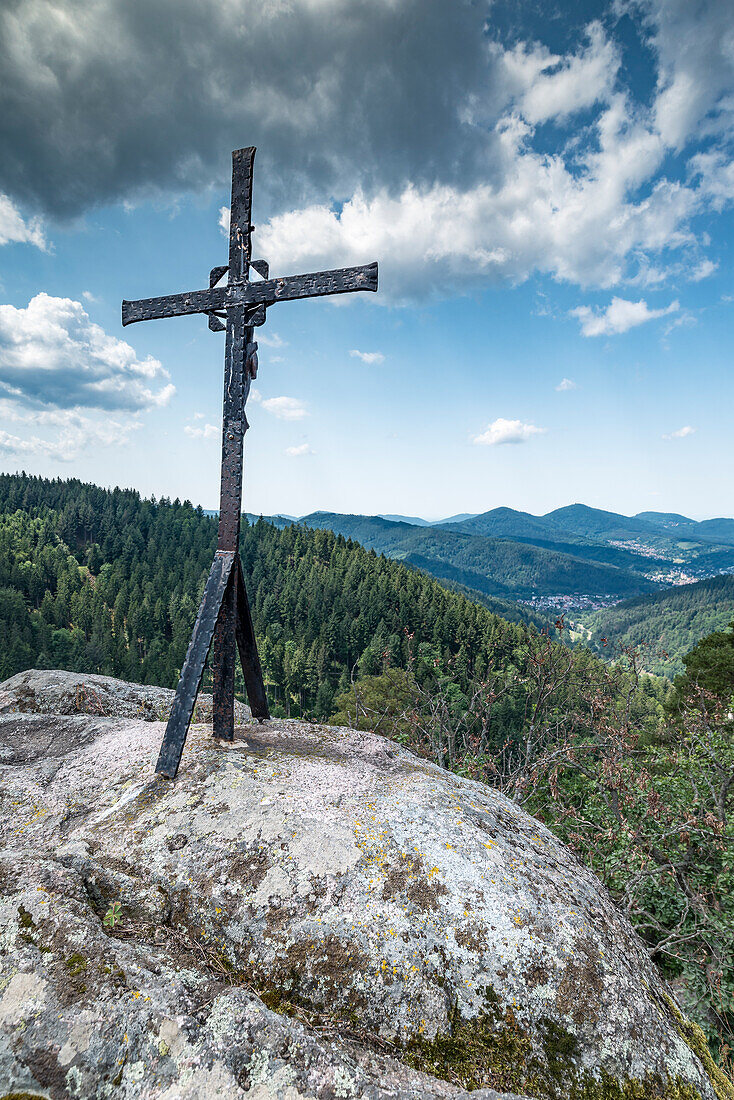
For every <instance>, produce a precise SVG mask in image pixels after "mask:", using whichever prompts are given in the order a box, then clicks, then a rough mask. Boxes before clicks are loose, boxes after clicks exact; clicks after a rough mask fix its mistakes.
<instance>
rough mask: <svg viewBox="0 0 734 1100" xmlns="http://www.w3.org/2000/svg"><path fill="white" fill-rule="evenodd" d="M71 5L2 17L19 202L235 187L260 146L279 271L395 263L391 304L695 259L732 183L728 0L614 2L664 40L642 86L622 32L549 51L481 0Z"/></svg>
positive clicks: (4, 176) (71, 202) (54, 203)
mask: <svg viewBox="0 0 734 1100" xmlns="http://www.w3.org/2000/svg"><path fill="white" fill-rule="evenodd" d="M77 8H78V2H77V0H15V2H14V3H13V4H6V5H4V7H2V10H0V41H2V42H3V51H4V52H3V81H2V84H0V141H1V142H2V145H3V148H4V150H5V155H4V157H3V159H2V161H1V162H0V188H2V189H4V191H5V192H6V193H7V194H8V195H9V196H10V197H11V199H12V201H13V202H16V203H18V204H19V206H20V208H22V209H26V208H29V209H38V210H46V211H50V212H52V213H54V214H59V215H63V214H77V213H79V212H81V211H83V210H85V209H87V208H88V207H90V206H92V205H94V204H95V203H104V202H109V201H113V200H116V199H122V200H125V201H132V202H134V201H136V199H139V198H141V197H150V196H160V194H161V192H165V193H166V194H167V195H171V194H173V197H174V198H175V196H176V195H178V194H180V193H181V192H183V191H187V190H199V191H200V190H203V189H206V188H208V187H211V186H212V185H216V186H217V187H219V188H222V189H224V187H225V185H226V182H225V181H226V178H227V176H228V159H227V155H226V151H228V150H230V149H232V148H234V147H236V146H239V145H241V144H243V143H244V142H245V141H248V142H252V143H253V144H256V145H259V146H260V151H259V153H258V162H257V180H258V187H257V188H256V192H255V218H256V221H257V222H258V232H257V235H256V238H255V240H256V247H257V251H258V253H259V254H260V255H262V256H265V257H266V258H267V259H269V260H270V262H271V266H272V270H273V271H274V272H278V273H283V274H286V273H288V271H295V270H299V269H300V270H307V269H309V268H314V267H333V266H341V265H342V264H348V263H360V262H364V261H369V260H372V259H374V258H378V259H379V260H380V262H381V271H382V278H381V289H382V293H381V294H380V295H379V296H378V297H377V299H376V300H377V301H378V302H380V301H382V302H389V301H391V300H396V299H398V300H400V299H406V298H410V297H420V296H425V295H428V294H431V295H434V296H448V295H451V294H454V293H457V292H460V293H463V292H470V291H472V290H473V289H474V288H475V287H476V286H483V285H486V284H487V283H492V282H507V281H510V282H519V281H522V280H524V279H527V278H529V277H530V276H531V275H532V274H533V273H535V272H539V273H541V274H547V275H551V276H552V277H554V278H556V279H559V280H564V281H570V282H574V283H577V284H579V285H583V286H597V287H613V286H616V285H618V284H620V283H622V282H625V281H628V280H632V279H635V278H636V277H638V278H639V279H640V281H641V282H642V281H643V277H644V276H645V274H647V276H649V277H650V278H651V279H652V278H653V277H654V280H656V281H662V280H664V279H665V278H666V277H668V275H669V274H670V272H671V270H675V266H676V263H678V264H680V263H682V262H683V261H685V263H686V264H687V266H688V267H692V266H693V265H692V264H691V262H690V258H691V256H693V257H695V258H696V259H697V261H698V260H700V252H701V249H700V241H697V237H696V233H697V232H698V230H697V229H696V228H695V226H696V223H695V221H694V216H695V215H698V214H701V213H704V212H710V211H711V210H717V209H721V208H722V206H723V204H724V203H726V202H728V201H730V198H731V195H732V189H733V187H734V182H733V181H732V178H731V173H732V171H734V169H732V164H731V160H730V158H729V157H728V156H727V155H726V154H725V152H724V145H723V142H722V140H721V139H722V135H723V134H724V133H725V131H726V129H727V127H728V126H730V125H731V122H732V118H733V117H734V96H732V94H731V88H732V84H733V72H732V66H733V64H734V62H733V61H732V59H733V58H734V44H733V43H732V34H733V31H732V21H731V19H730V17H729V13H728V5H727V4H726V3H722V2H721V0H701V3H697V4H691V3H690V0H616V3H615V8H616V11H617V13H618V14H619V13H621V12H626V13H629V15H630V16H631V18H632V19H633V20H634V21H635V22H636V25H637V28H638V30H641V31H642V33H643V35H644V37H645V39H646V45H647V46H648V47H649V50H650V54H649V56H650V58H651V59H652V67H653V69H654V71H653V74H652V75H653V76H654V77H655V78H656V80H657V83H656V86H655V87H654V88H653V90H652V93H651V96H650V97H649V101H648V97H645V98H636V95H635V93H634V92H633V91H632V90H627V87H626V86H627V84H629V73H627V72H626V71H625V70H624V69H623V67H622V65H621V63H622V61H623V60H624V57H625V51H624V50H623V49H622V37H621V32H620V33H617V31H616V29H615V28H614V27H611V29H605V28H604V27H603V26H602V24H601V23H600V22H592V23H590V24H589V25H588V26H586V27H585V28H584V27H581V28H579V30H578V32H577V36H576V39H575V41H572V42H571V43H570V45H569V47H568V49H567V50H566V51H565V52H564V53H554V52H552V51H551V50H550V49H549V48H548V47H547V46H546V45H544V44H543V43H542V42H536V41H529V40H522V39H520V40H517V37H515V38H514V39H513V40H512V42H509V41H508V40H507V39H503V37H502V33H503V32H502V31H501V30H500V22H499V20H498V19H496V18H495V15H494V8H493V6H492V5H489V4H488V5H486V6H485V5H484V4H476V3H473V2H471V0H401V2H400V3H396V0H328V2H327V0H287V2H286V0H275V2H273V3H269V4H266V5H263V4H262V3H261V2H260V0H227V3H226V4H224V3H222V2H221V0H177V4H176V18H175V20H174V19H171V18H170V4H169V2H168V0H126V3H124V4H121V3H119V2H117V0H95V3H94V4H92V5H87V6H86V8H85V11H84V19H80V18H78V11H77ZM416 27H420V33H417V32H416ZM437 73H440V79H437V78H436V74H437ZM632 83H633V86H634V84H635V83H636V82H635V81H633V82H632ZM140 87H144V88H145V89H146V94H145V96H144V97H141V96H140V95H139V88H140ZM580 111H583V112H585V114H584V116H583V118H581V119H580V118H579V117H578V115H579V112H580ZM570 123H573V124H574V125H576V126H577V127H580V125H581V124H583V129H580V128H579V129H577V131H576V132H575V133H574V132H572V131H571V130H570V129H569V124H570ZM549 124H550V125H549ZM101 135H104V140H103V141H102V140H100V136H101ZM694 142H695V146H694ZM689 146H690V149H689ZM694 149H695V152H696V154H697V155H696V156H695V157H690V152H691V151H692V150H694ZM671 151H677V152H680V153H682V156H681V158H680V161H678V162H677V164H676V166H674V167H673V168H672V169H671V170H672V171H673V172H675V173H676V175H673V176H669V175H667V174H666V173H667V172H668V166H669V165H670V164H671V158H670V153H671ZM687 157H688V158H689V159H688V162H687V164H686V158H687ZM679 164H683V166H684V169H685V167H686V166H687V167H688V169H689V171H688V172H687V174H686V173H685V171H684V172H683V178H682V179H680V178H678V165H679ZM227 216H228V212H227V208H226V207H225V208H223V224H224V225H226V221H227ZM681 257H683V260H681Z"/></svg>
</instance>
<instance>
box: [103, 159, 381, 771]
mask: <svg viewBox="0 0 734 1100" xmlns="http://www.w3.org/2000/svg"><path fill="white" fill-rule="evenodd" d="M254 160H255V149H254V148H252V147H251V148H248V149H236V150H235V151H234V152H233V153H232V204H231V207H230V224H229V263H228V264H227V265H226V266H222V267H213V268H212V270H211V272H210V275H209V289H208V290H193V291H189V292H186V293H183V294H168V295H165V296H164V297H161V298H141V299H139V300H138V301H135V302H127V301H123V303H122V323H123V325H131V324H134V323H135V322H136V321H151V320H154V319H156V318H159V317H180V316H183V315H184V314H188V313H205V314H206V315H207V316H208V318H209V328H210V329H211V330H212V331H213V332H222V331H224V330H225V329H226V333H227V335H226V348H225V354H224V412H223V417H222V476H221V493H220V504H219V534H218V538H217V550H216V553H215V555H214V562H213V564H212V567H211V570H210V573H209V578H208V580H207V582H206V587H205V589H204V595H203V597H202V600H201V604H200V606H199V612H198V614H197V616H196V622H195V624H194V631H193V634H192V635H191V641H190V642H189V648H188V650H187V653H186V659H185V661H184V663H183V667H182V669H181V677H180V679H179V682H178V687H177V688H176V697H175V699H174V702H173V707H172V709H171V714H170V717H169V719H168V725H167V726H166V732H165V734H164V737H163V743H162V745H161V750H160V754H159V756H158V763H157V764H156V769H155V770H156V772H158V773H159V774H160V775H163V776H166V777H167V778H169V779H175V777H176V772H177V771H178V766H179V763H180V760H181V753H182V752H183V748H184V744H185V742H186V735H187V733H188V729H189V724H190V722H191V717H192V714H193V712H194V704H195V703H196V695H197V693H198V690H199V686H200V684H201V678H202V675H203V673H204V665H205V664H206V659H207V656H208V654H209V650H210V648H211V645H212V641H213V643H214V659H213V662H212V665H213V679H214V706H213V730H212V732H213V735H214V736H215V737H219V738H222V739H223V740H225V741H233V740H234V679H235V664H236V649H237V650H239V655H240V661H241V663H242V672H243V675H244V680H245V688H246V690H247V698H248V701H249V704H250V709H251V711H252V716H253V718H257V719H260V720H263V719H266V718H269V717H270V713H269V710H268V700H267V695H266V693H265V684H264V682H263V675H262V668H261V666H260V658H259V656H258V652H257V643H256V641H255V632H254V629H253V625H252V616H251V614H250V606H249V604H248V601H247V592H246V590H245V582H244V577H243V573H242V563H241V561H240V554H239V537H240V516H241V512H242V468H243V445H244V438H245V432H246V431H247V429H248V427H249V425H248V423H247V417H246V416H245V403H246V401H247V397H248V395H249V392H250V383H251V381H252V379H253V378H255V377H256V375H257V344H256V343H255V342H254V340H253V335H254V330H255V328H256V327H257V326H259V325H262V324H264V322H265V313H266V310H267V308H268V306H272V305H274V304H275V303H276V302H289V301H293V300H294V299H296V298H319V297H322V296H323V295H326V294H345V293H347V292H349V291H355V290H377V264H376V263H373V264H367V265H365V266H363V267H345V268H341V269H339V270H337V271H316V272H311V273H310V274H308V275H292V276H290V277H289V278H285V279H271V278H270V271H269V269H268V265H267V263H266V262H265V260H253V259H252V258H251V255H252V251H251V235H252V231H253V229H254V228H255V227H254V225H252V224H251V213H252V173H253V164H254ZM250 269H252V270H254V271H255V272H257V274H258V275H259V276H260V279H258V280H257V281H254V282H250ZM225 275H226V276H227V282H226V284H225V285H224V286H220V285H218V284H219V283H220V281H221V280H222V279H223V278H224V276H225Z"/></svg>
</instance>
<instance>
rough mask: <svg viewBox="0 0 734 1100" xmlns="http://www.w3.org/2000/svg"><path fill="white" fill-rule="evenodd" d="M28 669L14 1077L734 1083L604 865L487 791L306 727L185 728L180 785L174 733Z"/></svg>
mask: <svg viewBox="0 0 734 1100" xmlns="http://www.w3.org/2000/svg"><path fill="white" fill-rule="evenodd" d="M43 675H46V674H41V673H39V674H36V676H37V677H39V678H42V676H43ZM48 675H49V676H54V677H58V676H63V675H64V674H48ZM35 682H36V685H37V687H36V689H34V691H35V695H34V708H35V713H33V714H24V713H23V712H22V711H21V710H20V708H17V709H15V710H14V711H13V712H12V713H8V714H6V715H0V753H2V755H1V756H0V760H5V763H4V764H3V765H2V801H1V802H0V813H1V815H2V817H1V819H0V820H1V823H2V827H3V829H4V838H5V841H4V849H3V852H2V857H1V862H0V951H1V952H2V954H0V1081H2V1082H3V1083H5V1082H7V1086H6V1089H7V1090H8V1091H9V1092H10V1093H11V1094H12V1092H13V1091H15V1092H16V1093H23V1092H24V1091H25V1092H27V1093H30V1094H32V1095H36V1096H39V1095H40V1096H44V1097H49V1098H52V1100H56V1098H57V1097H58V1098H61V1097H67V1096H69V1097H71V1096H84V1097H90V1098H94V1100H97V1098H99V1100H102V1097H105V1098H106V1097H109V1096H115V1097H120V1098H121V1100H128V1098H133V1097H134V1098H141V1100H142V1098H145V1100H153V1098H155V1100H158V1098H160V1100H164V1098H165V1100H178V1098H179V1097H180V1098H191V1100H194V1098H199V1097H201V1098H202V1100H203V1098H204V1097H207V1096H210V1095H219V1094H222V1095H225V1094H226V1095H227V1096H232V1097H241V1098H242V1100H245V1098H247V1097H249V1098H250V1100H259V1098H260V1097H263V1098H264V1097H283V1098H286V1097H287V1098H288V1100H297V1098H298V1097H318V1098H323V1100H327V1098H328V1100H333V1098H336V1097H343V1098H344V1100H349V1098H351V1097H354V1098H356V1097H365V1098H367V1100H387V1098H388V1097H390V1098H406V1100H407V1098H408V1097H411V1098H416V1100H417V1098H423V1097H425V1098H428V1097H457V1098H458V1097H464V1096H467V1095H468V1092H467V1090H476V1091H473V1092H472V1096H474V1097H475V1098H476V1100H489V1098H490V1097H492V1096H495V1095H497V1094H496V1093H494V1092H493V1091H492V1090H493V1089H499V1090H505V1094H507V1095H509V1094H510V1093H512V1094H522V1095H524V1096H526V1097H535V1098H538V1100H561V1098H563V1100H648V1098H650V1100H651V1098H653V1097H665V1098H670V1100H731V1098H732V1096H733V1095H734V1093H732V1091H731V1086H730V1085H729V1084H727V1082H726V1079H725V1078H724V1076H723V1074H721V1072H720V1071H718V1070H717V1069H716V1067H715V1066H714V1064H713V1061H712V1060H711V1056H710V1054H709V1053H708V1051H707V1049H706V1048H705V1043H704V1044H703V1046H702V1045H701V1037H700V1036H699V1035H698V1034H697V1032H696V1031H695V1029H692V1025H689V1024H688V1022H687V1021H685V1019H684V1017H683V1016H682V1014H681V1013H680V1011H679V1009H678V1008H677V1006H676V1004H675V1002H674V1000H672V999H671V995H670V993H669V991H668V990H667V988H666V987H665V986H664V984H663V982H662V981H661V979H660V977H659V976H658V974H657V972H656V971H655V969H654V967H653V966H652V964H651V963H650V961H649V959H648V957H647V955H646V953H645V951H644V949H643V947H642V944H641V943H640V941H639V940H638V938H637V937H636V935H635V934H634V932H633V930H632V929H631V927H630V926H629V924H628V923H627V922H626V920H625V919H624V918H623V917H622V915H621V914H620V913H619V911H618V910H617V909H616V908H615V906H614V905H613V904H612V902H611V900H610V898H609V897H608V895H607V894H606V892H605V891H604V889H603V888H602V887H601V885H600V884H599V882H598V881H597V880H596V879H595V877H594V876H593V875H592V874H591V872H590V871H588V870H587V869H586V868H585V867H583V866H581V865H580V864H579V862H578V861H577V860H576V858H575V857H574V856H573V855H572V854H571V853H570V852H569V851H568V849H566V848H565V847H564V846H563V845H562V844H561V843H560V842H559V841H558V840H557V839H556V838H555V837H554V836H553V835H552V834H551V833H550V832H549V831H548V830H547V829H545V828H544V827H543V826H542V825H540V824H539V823H538V822H537V821H535V820H534V819H533V818H531V817H529V816H528V815H527V814H525V813H523V812H522V811H521V810H520V809H519V808H518V807H516V806H514V805H513V804H512V803H510V802H508V801H507V800H506V799H504V798H503V797H502V796H500V795H498V794H497V793H495V792H493V791H492V790H490V789H488V788H486V787H484V786H482V785H480V784H478V783H474V782H471V781H468V780H464V779H460V778H458V777H456V776H454V775H452V774H450V773H447V772H445V771H442V770H440V769H439V768H437V767H434V766H432V765H430V764H427V763H426V762H425V761H422V760H419V759H417V758H416V757H414V756H413V755H411V754H410V753H409V752H407V751H405V750H403V749H401V748H399V747H397V746H396V745H394V744H392V743H391V742H389V741H386V740H385V739H383V738H380V737H377V736H375V735H372V734H367V733H363V732H357V731H353V730H348V729H337V728H331V727H324V726H314V725H309V724H306V723H301V722H296V721H271V722H268V723H267V724H265V725H256V724H255V723H252V722H246V723H244V724H243V725H241V726H240V727H239V729H238V731H237V737H236V739H235V741H234V743H233V744H231V745H224V744H221V743H218V742H214V741H213V740H212V738H211V736H210V731H209V729H208V728H205V727H203V726H201V725H198V726H194V727H192V730H191V733H190V736H189V741H188V743H187V747H186V752H185V755H184V757H183V761H182V765H181V769H180V771H179V775H178V778H177V780H176V781H175V783H171V782H169V781H167V780H163V779H160V778H157V777H155V776H154V774H153V765H154V761H155V756H156V753H157V749H158V746H159V742H160V737H161V735H162V731H163V727H162V725H161V724H160V723H157V722H151V721H142V720H139V719H134V718H119V717H118V718H114V717H108V716H107V715H105V714H98V715H84V714H78V713H77V714H72V715H67V716H64V717H56V716H54V715H51V714H49V713H47V712H46V711H45V710H44V706H45V705H46V704H45V703H44V700H43V684H42V679H39V680H36V681H35ZM131 689H132V685H131ZM4 690H5V691H7V685H2V686H0V699H1V698H2V693H3V691H4ZM53 690H54V691H55V692H58V690H59V688H58V681H56V682H55V686H54V689H53ZM136 690H137V691H138V692H144V691H145V690H147V689H141V688H139V687H136ZM39 693H40V695H41V701H40V705H39V702H38V696H39ZM55 697H58V696H55ZM39 712H40V713H39ZM69 723H71V725H69ZM114 904H117V905H118V906H119V910H120V914H121V917H120V920H119V921H115V922H114V923H112V924H111V925H110V923H109V922H108V923H107V924H105V923H104V921H105V915H106V914H107V913H108V912H109V910H110V907H111V906H113V905H114ZM727 1090H729V1091H727ZM0 1100H2V1095H1V1094H0Z"/></svg>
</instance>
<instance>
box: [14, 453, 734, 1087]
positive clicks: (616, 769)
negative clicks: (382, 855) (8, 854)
mask: <svg viewBox="0 0 734 1100" xmlns="http://www.w3.org/2000/svg"><path fill="white" fill-rule="evenodd" d="M216 531H217V523H216V520H215V519H214V518H212V517H211V516H207V515H206V514H205V513H203V512H202V510H201V509H197V508H194V507H193V506H192V505H191V504H190V503H188V502H184V503H181V502H180V501H173V502H171V501H169V500H167V499H162V500H158V501H155V500H144V499H142V498H141V497H140V495H139V494H138V493H136V492H134V491H132V490H121V489H115V490H105V489H101V488H98V487H96V486H93V485H87V484H83V483H82V482H80V481H77V480H68V481H61V480H54V481H50V480H44V479H41V478H37V477H28V476H25V475H23V474H19V475H0V643H1V644H0V679H5V678H7V677H9V676H11V675H13V674H14V673H15V672H18V671H21V670H23V669H27V668H31V667H36V668H65V669H70V670H74V671H81V672H96V673H101V674H106V675H112V676H118V677H121V678H124V679H128V680H132V681H138V682H143V683H155V684H160V685H163V686H169V687H173V686H175V684H176V682H177V679H178V674H179V670H180V667H181V663H182V661H183V658H184V655H185V652H186V647H187V645H188V641H189V636H190V632H191V628H192V625H193V622H194V618H195V615H196V610H197V607H198V603H199V599H200V596H201V593H202V591H203V586H204V583H205V580H206V577H207V574H208V571H209V567H210V564H211V560H212V556H213V553H214V549H215V545H216ZM241 553H242V559H243V567H244V571H245V577H246V583H247V586H248V592H249V597H250V603H251V606H252V612H253V620H254V624H255V630H256V634H257V637H258V644H259V648H260V654H261V660H262V663H263V668H264V672H265V677H266V683H267V688H268V695H269V699H270V704H271V709H272V710H273V713H274V714H276V715H281V716H282V715H285V716H292V717H303V718H305V719H307V720H317V721H331V722H333V723H336V724H344V725H352V726H356V727H358V728H365V729H366V728H370V729H374V730H376V731H377V732H379V733H382V734H384V735H385V736H388V737H391V738H393V739H394V740H396V741H398V742H400V743H401V744H404V745H406V746H408V747H410V748H411V749H412V750H413V751H415V752H417V753H419V754H421V755H424V756H426V757H428V758H430V759H432V760H433V761H434V762H436V763H437V764H439V765H440V766H442V767H446V768H450V769H452V770H453V771H455V772H457V773H458V774H461V775H465V776H468V777H470V778H473V779H477V780H480V781H482V782H485V783H489V784H491V785H492V786H494V787H495V788H497V789H499V790H500V791H502V792H503V793H504V794H506V795H507V796H508V797H509V798H512V799H514V800H515V801H516V802H518V803H520V804H522V805H523V806H525V808H526V809H528V810H529V811H530V812H531V813H533V814H535V815H536V816H537V817H538V818H539V819H541V820H542V821H544V822H545V823H546V824H547V825H549V827H551V828H552V829H554V830H555V831H556V832H557V833H558V835H559V836H560V837H561V838H562V839H563V840H564V841H565V842H566V843H568V844H569V845H570V846H571V847H572V849H573V850H574V851H575V852H576V853H577V855H578V856H579V858H580V859H582V860H583V861H584V862H586V863H587V864H588V865H589V866H591V867H592V868H593V870H594V871H595V872H596V873H597V874H598V875H599V877H600V878H601V879H602V880H603V882H604V883H605V884H606V886H607V887H608V888H609V890H610V891H611V893H612V895H613V896H614V898H615V900H616V901H617V903H618V905H620V907H621V908H622V909H623V910H624V911H625V912H626V913H627V915H628V916H629V918H630V920H632V922H633V923H634V924H635V925H636V927H637V929H638V931H639V933H640V935H641V936H642V937H643V940H644V942H645V944H646V946H647V948H648V950H649V951H650V954H651V955H652V957H653V958H654V959H655V961H656V962H657V963H658V965H659V966H660V968H661V970H662V971H663V973H664V974H665V976H666V977H667V978H668V979H669V980H671V981H672V982H673V983H674V984H675V988H676V993H677V995H678V997H679V999H680V1000H681V1002H682V1003H683V1005H684V1007H685V1008H686V1010H687V1012H688V1013H689V1015H691V1016H692V1017H693V1018H694V1019H695V1020H697V1021H698V1022H699V1023H700V1024H701V1026H702V1027H703V1028H704V1030H705V1031H706V1033H707V1036H708V1038H709V1040H710V1042H711V1044H712V1048H713V1049H714V1050H715V1052H716V1054H717V1057H718V1059H719V1061H720V1063H721V1065H722V1066H723V1067H724V1068H726V1069H728V1070H729V1071H731V1070H732V1066H733V1065H734V1060H733V1059H734V736H733V734H734V718H733V717H732V712H733V710H734V633H733V632H732V630H731V629H723V630H721V629H720V630H718V631H716V632H715V633H713V634H711V635H709V636H708V637H707V638H704V639H703V640H702V641H701V642H699V643H698V645H696V646H695V647H694V648H693V650H692V651H691V653H689V654H688V655H687V656H686V657H685V658H684V660H683V665H684V667H685V673H684V674H683V675H681V676H679V677H677V678H676V681H675V684H671V682H670V681H669V680H664V679H658V678H656V677H653V676H650V675H647V674H646V673H645V672H643V668H645V667H647V665H646V661H645V658H644V655H642V656H641V655H640V654H638V653H636V652H635V651H634V650H633V649H631V648H621V647H618V648H616V649H615V650H614V652H612V647H609V648H608V650H607V651H606V656H607V659H606V660H602V659H601V658H600V657H599V656H597V655H595V654H593V653H592V652H590V651H589V650H588V649H587V648H585V647H584V646H580V645H577V646H573V647H571V646H569V645H567V644H564V641H565V639H566V633H565V629H564V628H565V624H564V622H563V619H562V618H561V619H559V620H557V621H555V622H553V621H551V622H550V623H549V624H548V626H547V627H546V628H541V627H540V626H539V625H538V624H536V623H529V622H507V621H505V620H504V619H502V618H500V617H498V616H497V615H495V614H493V613H492V612H491V611H490V610H489V609H488V608H487V607H485V606H481V605H480V604H478V603H475V602H472V601H471V600H469V599H467V598H465V597H464V596H463V595H461V594H460V593H458V592H455V591H452V590H449V589H446V588H444V587H442V586H441V585H440V584H439V583H438V582H437V581H436V580H434V579H433V578H431V577H429V576H427V575H425V574H424V573H422V572H419V571H418V570H415V569H411V568H408V567H407V566H406V565H404V564H402V563H400V562H397V561H394V560H390V559H386V558H384V557H381V556H378V555H377V554H376V553H375V552H374V550H366V549H364V548H363V547H362V546H360V545H359V544H358V543H356V542H353V541H352V540H351V539H349V538H345V537H344V536H343V535H335V534H333V533H332V532H330V531H327V530H311V529H309V528H307V527H300V526H288V527H285V528H284V529H278V528H276V527H274V526H272V525H270V524H268V523H265V522H263V521H257V522H255V523H252V524H247V523H246V522H243V528H242V536H241ZM610 658H611V659H610ZM239 689H240V691H241V689H242V683H241V681H240V682H239Z"/></svg>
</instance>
